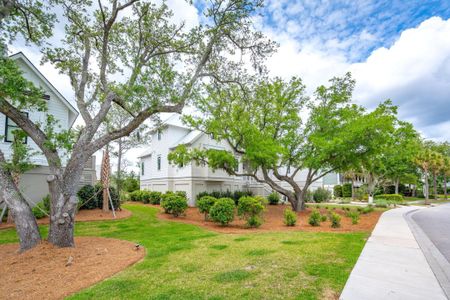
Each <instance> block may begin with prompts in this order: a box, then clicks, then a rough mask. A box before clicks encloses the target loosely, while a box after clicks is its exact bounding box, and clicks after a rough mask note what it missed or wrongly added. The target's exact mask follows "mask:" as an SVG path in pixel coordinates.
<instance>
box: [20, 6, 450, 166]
mask: <svg viewBox="0 0 450 300" xmlns="http://www.w3.org/2000/svg"><path fill="white" fill-rule="evenodd" d="M204 1H205V0H198V1H196V4H195V6H190V5H189V4H188V3H187V1H184V0H168V1H167V4H168V6H169V7H170V8H171V9H172V10H173V12H174V20H175V21H176V22H179V21H181V20H185V21H186V22H187V25H188V26H195V25H196V24H198V23H199V22H201V20H202V14H203V12H202V8H203V7H204V6H203V2H204ZM254 23H255V27H256V29H258V30H260V31H262V32H263V33H265V34H266V35H267V36H268V37H269V38H271V39H272V40H274V41H276V42H277V43H278V44H279V48H278V51H277V52H276V53H275V54H274V55H273V56H272V57H271V58H270V59H269V60H268V61H267V66H268V69H269V71H270V74H271V75H273V76H280V77H283V78H285V79H289V78H290V77H291V76H299V77H301V78H302V79H303V81H304V82H305V84H306V85H307V87H308V92H309V93H313V91H314V90H315V88H316V87H317V86H318V85H321V84H326V83H327V81H328V80H329V79H330V78H332V77H334V76H342V75H343V74H345V73H346V72H348V71H350V72H351V73H352V75H353V77H354V79H355V80H356V87H355V93H354V102H356V103H359V104H362V105H364V106H366V107H367V108H369V109H371V108H373V107H375V106H376V105H377V104H379V103H380V102H382V101H384V100H386V99H391V100H392V101H393V103H394V104H395V105H397V106H398V107H399V117H400V118H401V119H403V120H406V121H409V122H412V123H413V124H414V126H415V127H416V129H417V130H418V131H419V132H421V134H422V135H423V136H424V137H425V138H429V139H433V140H437V141H444V140H447V141H450V1H448V0H441V1H430V0H428V1H427V0H420V1H419V0H408V1H406V0H402V1H400V0H399V1H380V0H377V1H376V0H358V1H354V0H335V1H331V0H303V1H299V0H266V5H265V7H264V9H263V10H262V11H261V12H260V13H259V14H258V15H255V16H254ZM61 36H62V26H58V27H57V29H56V37H61ZM12 49H13V50H15V51H23V52H24V53H25V54H26V55H27V56H28V57H29V58H30V59H31V60H32V62H34V63H35V64H36V65H37V66H38V65H39V61H40V58H41V56H40V53H39V51H38V49H35V48H30V47H25V46H23V45H14V46H13V48H12ZM39 69H40V70H41V71H42V72H43V73H44V75H45V76H46V77H47V78H48V79H49V80H50V81H51V82H52V83H53V84H54V85H55V86H56V88H57V89H58V90H60V91H61V92H62V93H63V95H65V96H66V98H67V99H69V100H73V92H72V91H71V89H70V84H69V80H68V79H67V78H65V77H64V76H61V75H60V74H58V72H57V71H56V70H55V69H54V68H53V67H52V66H51V65H48V64H47V65H43V66H40V67H39ZM139 152H142V149H137V150H134V151H130V153H129V154H128V157H129V158H131V157H136V156H137V155H136V154H138V153H139Z"/></svg>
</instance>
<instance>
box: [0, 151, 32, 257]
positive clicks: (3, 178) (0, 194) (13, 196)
mask: <svg viewBox="0 0 450 300" xmlns="http://www.w3.org/2000/svg"><path fill="white" fill-rule="evenodd" d="M3 162H5V160H4V156H3V153H2V152H1V151H0V163H3ZM0 199H3V201H5V202H6V205H7V206H8V208H9V214H10V215H11V216H12V218H13V219H14V222H15V224H16V231H17V235H18V236H19V242H20V250H21V251H25V250H28V249H31V248H33V247H34V246H36V245H37V244H38V243H40V242H41V234H40V232H39V227H38V225H37V222H36V218H35V217H34V215H33V212H32V210H31V208H30V206H29V205H28V203H27V202H26V201H25V199H24V198H23V197H22V195H21V194H20V192H19V190H18V188H17V186H16V185H15V184H14V182H13V180H12V178H11V174H10V173H9V172H6V171H5V170H3V168H0Z"/></svg>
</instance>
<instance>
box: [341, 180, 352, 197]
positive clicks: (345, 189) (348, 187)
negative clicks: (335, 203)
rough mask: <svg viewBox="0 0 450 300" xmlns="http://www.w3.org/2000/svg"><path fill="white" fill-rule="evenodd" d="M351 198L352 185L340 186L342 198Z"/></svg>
mask: <svg viewBox="0 0 450 300" xmlns="http://www.w3.org/2000/svg"><path fill="white" fill-rule="evenodd" d="M351 196H352V184H351V183H344V184H343V185H342V197H344V198H348V197H351Z"/></svg>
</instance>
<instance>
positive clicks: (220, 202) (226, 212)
mask: <svg viewBox="0 0 450 300" xmlns="http://www.w3.org/2000/svg"><path fill="white" fill-rule="evenodd" d="M234 209H235V205H234V200H233V199H231V198H220V199H217V201H216V203H214V205H213V206H212V207H211V209H210V210H209V217H210V218H211V220H213V221H214V222H215V223H219V224H221V225H223V226H225V225H228V223H230V222H232V221H233V220H234Z"/></svg>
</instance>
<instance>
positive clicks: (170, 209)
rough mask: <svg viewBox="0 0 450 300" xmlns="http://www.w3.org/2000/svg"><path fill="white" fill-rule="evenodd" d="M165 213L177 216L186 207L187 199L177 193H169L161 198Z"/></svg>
mask: <svg viewBox="0 0 450 300" xmlns="http://www.w3.org/2000/svg"><path fill="white" fill-rule="evenodd" d="M161 207H162V208H164V211H165V213H167V214H171V215H173V216H174V217H178V216H180V215H181V214H183V213H184V212H185V211H186V209H187V208H188V205H187V199H186V198H185V197H183V196H181V195H179V194H175V193H173V194H172V193H169V194H166V196H165V197H163V199H162V200H161Z"/></svg>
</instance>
